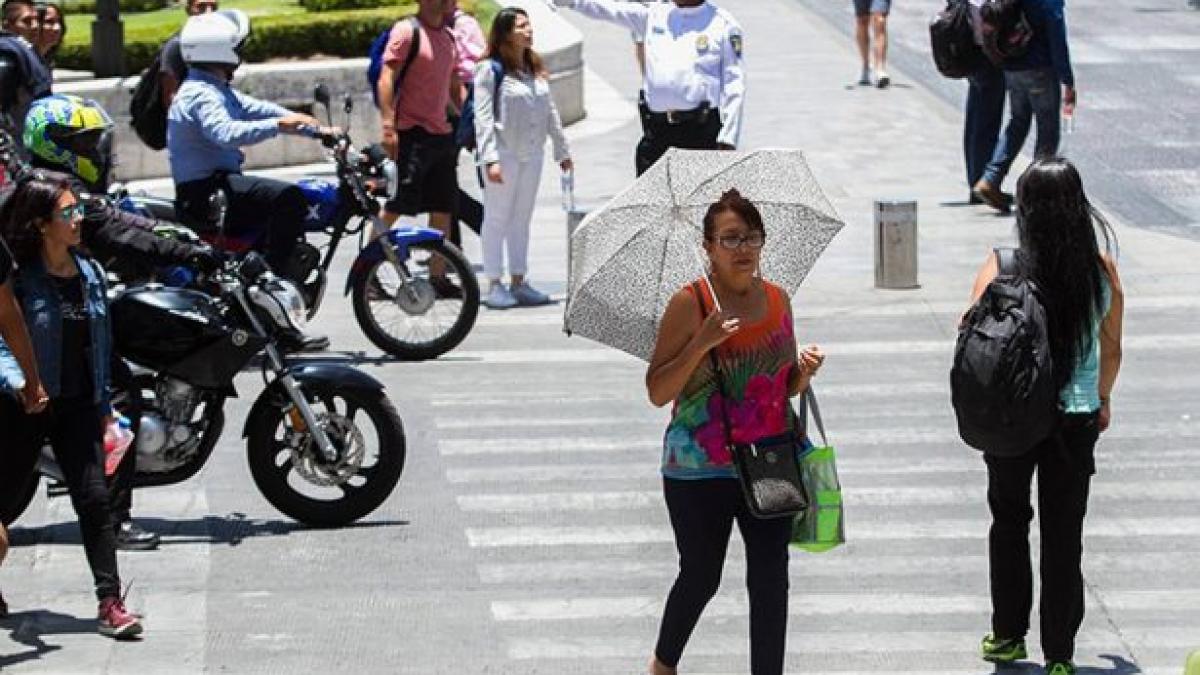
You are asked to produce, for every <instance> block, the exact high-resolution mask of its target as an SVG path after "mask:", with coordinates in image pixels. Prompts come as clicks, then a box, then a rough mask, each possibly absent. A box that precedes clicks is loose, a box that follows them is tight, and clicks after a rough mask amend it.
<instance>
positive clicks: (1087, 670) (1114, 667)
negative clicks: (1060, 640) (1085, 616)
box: [993, 654, 1142, 675]
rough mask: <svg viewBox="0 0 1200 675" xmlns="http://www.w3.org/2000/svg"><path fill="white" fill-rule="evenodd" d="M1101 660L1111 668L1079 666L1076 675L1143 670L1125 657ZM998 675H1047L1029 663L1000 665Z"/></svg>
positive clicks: (1125, 674) (1135, 673)
mask: <svg viewBox="0 0 1200 675" xmlns="http://www.w3.org/2000/svg"><path fill="white" fill-rule="evenodd" d="M1100 658H1102V659H1104V660H1106V661H1109V662H1111V665H1109V666H1079V667H1078V668H1076V670H1075V674H1076V675H1139V673H1141V672H1142V669H1141V668H1139V667H1138V665H1137V664H1136V663H1134V662H1132V661H1130V660H1129V659H1127V658H1125V657H1124V656H1120V655H1118V654H1101V655H1100ZM993 672H994V673H996V675H1020V674H1021V673H1045V672H1046V671H1045V669H1044V668H1042V666H1041V664H1037V663H1031V662H1029V661H1020V662H1017V663H1012V664H1007V665H998V666H996V669H995V670H994V671H993Z"/></svg>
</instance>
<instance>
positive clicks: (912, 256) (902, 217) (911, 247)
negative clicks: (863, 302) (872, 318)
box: [875, 200, 921, 288]
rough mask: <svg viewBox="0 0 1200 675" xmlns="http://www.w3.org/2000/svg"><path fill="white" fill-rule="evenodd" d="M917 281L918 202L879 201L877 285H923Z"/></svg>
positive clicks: (877, 213)
mask: <svg viewBox="0 0 1200 675" xmlns="http://www.w3.org/2000/svg"><path fill="white" fill-rule="evenodd" d="M920 285H921V284H920V283H918V282H917V203H916V202H915V201H911V200H877V201H876V202H875V287H876V288H919V287H920Z"/></svg>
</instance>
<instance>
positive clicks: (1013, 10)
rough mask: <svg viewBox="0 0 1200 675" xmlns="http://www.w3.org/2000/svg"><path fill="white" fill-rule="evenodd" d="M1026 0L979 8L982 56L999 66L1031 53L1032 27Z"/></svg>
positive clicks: (992, 0)
mask: <svg viewBox="0 0 1200 675" xmlns="http://www.w3.org/2000/svg"><path fill="white" fill-rule="evenodd" d="M1022 1H1023V0H986V2H984V3H983V6H982V7H980V8H979V21H980V29H981V32H982V33H983V53H984V55H985V56H987V58H988V60H989V61H991V62H992V63H994V64H996V65H997V66H1003V65H1004V63H1005V62H1006V61H1010V60H1012V59H1016V58H1020V57H1022V56H1025V54H1026V53H1028V52H1029V43H1030V42H1031V41H1032V40H1033V26H1032V25H1030V23H1029V20H1028V19H1027V18H1025V12H1024V10H1022V8H1021V5H1022Z"/></svg>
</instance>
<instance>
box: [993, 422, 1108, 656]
mask: <svg viewBox="0 0 1200 675" xmlns="http://www.w3.org/2000/svg"><path fill="white" fill-rule="evenodd" d="M1099 434H1100V428H1099V425H1098V422H1097V416H1096V415H1095V414H1091V415H1066V416H1065V421H1064V422H1063V428H1062V432H1061V435H1057V436H1054V437H1052V438H1050V439H1048V440H1046V441H1043V442H1042V443H1041V444H1040V445H1038V446H1037V447H1036V448H1034V449H1033V450H1032V451H1030V452H1029V453H1027V454H1025V455H1022V456H1020V457H1010V458H998V457H992V456H989V455H984V458H985V459H986V461H987V467H988V506H989V507H990V508H991V511H992V529H991V532H990V533H989V535H988V556H989V559H990V566H991V586H992V632H993V633H994V634H995V635H996V637H999V638H1003V639H1008V638H1019V637H1025V633H1027V632H1028V631H1029V612H1030V610H1031V609H1032V608H1033V568H1032V566H1031V565H1030V551H1029V522H1030V521H1031V520H1033V508H1032V507H1031V506H1030V504H1029V492H1030V489H1029V485H1030V482H1031V480H1032V479H1033V474H1034V472H1035V471H1036V472H1037V476H1038V517H1039V520H1040V524H1041V528H1042V561H1041V576H1042V600H1041V617H1042V631H1041V635H1042V653H1043V654H1044V656H1045V657H1046V660H1047V661H1061V660H1070V659H1071V658H1072V657H1073V656H1074V655H1075V636H1076V635H1077V634H1078V632H1079V626H1080V624H1082V623H1083V605H1084V600H1083V598H1084V592H1083V572H1082V571H1081V569H1080V563H1081V560H1082V558H1083V517H1084V515H1085V514H1086V513H1087V501H1088V489H1089V485H1090V482H1091V476H1092V474H1093V473H1095V466H1096V464H1095V458H1094V454H1093V453H1094V450H1095V447H1096V439H1097V437H1098V436H1099Z"/></svg>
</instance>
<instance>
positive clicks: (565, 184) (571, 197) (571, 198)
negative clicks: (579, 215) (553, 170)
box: [562, 169, 575, 213]
mask: <svg viewBox="0 0 1200 675" xmlns="http://www.w3.org/2000/svg"><path fill="white" fill-rule="evenodd" d="M562 207H563V211H566V212H567V213H570V212H571V211H574V210H575V170H574V169H568V170H566V171H563V172H562Z"/></svg>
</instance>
